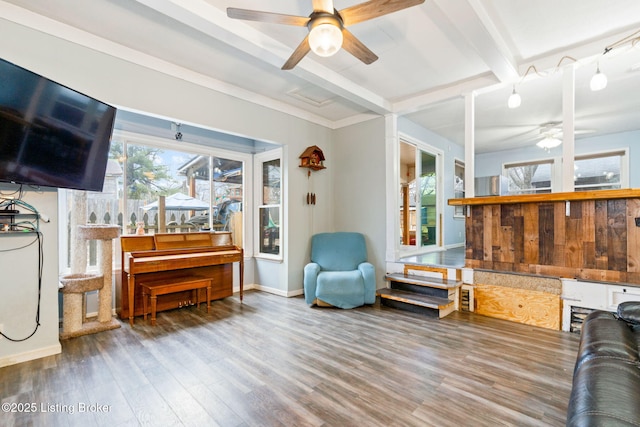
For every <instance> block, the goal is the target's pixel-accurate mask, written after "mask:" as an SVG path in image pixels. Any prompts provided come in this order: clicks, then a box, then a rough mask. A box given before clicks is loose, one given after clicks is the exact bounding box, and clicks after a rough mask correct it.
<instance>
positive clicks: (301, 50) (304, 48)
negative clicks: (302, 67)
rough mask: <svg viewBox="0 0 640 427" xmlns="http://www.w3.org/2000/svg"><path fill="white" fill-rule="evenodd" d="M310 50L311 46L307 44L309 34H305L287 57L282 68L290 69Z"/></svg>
mask: <svg viewBox="0 0 640 427" xmlns="http://www.w3.org/2000/svg"><path fill="white" fill-rule="evenodd" d="M310 51H311V47H310V46H309V35H307V36H306V37H305V38H304V40H302V43H300V44H299V45H298V47H297V48H296V50H294V51H293V53H292V54H291V56H290V57H289V59H287V62H285V63H284V65H283V66H282V69H283V70H291V69H292V68H293V67H295V66H296V65H298V62H300V61H301V60H302V58H304V57H305V55H306V54H307V53H309V52H310Z"/></svg>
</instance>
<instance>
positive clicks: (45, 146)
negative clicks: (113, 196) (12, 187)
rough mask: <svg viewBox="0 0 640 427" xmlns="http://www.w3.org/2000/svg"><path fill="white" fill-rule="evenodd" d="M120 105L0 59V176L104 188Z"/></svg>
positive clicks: (1, 178) (60, 185) (10, 179)
mask: <svg viewBox="0 0 640 427" xmlns="http://www.w3.org/2000/svg"><path fill="white" fill-rule="evenodd" d="M115 111H116V109H115V108H114V107H112V106H110V105H107V104H105V103H103V102H100V101H98V100H96V99H93V98H91V97H89V96H87V95H83V94H81V93H79V92H77V91H75V90H72V89H69V88H68V87H66V86H63V85H61V84H59V83H56V82H54V81H51V80H49V79H47V78H45V77H43V76H40V75H38V74H36V73H33V72H31V71H29V70H26V69H24V68H22V67H19V66H17V65H15V64H12V63H10V62H7V61H5V60H2V59H0V181H5V182H13V183H16V184H28V185H35V186H46V187H58V188H72V189H77V190H88V191H102V185H103V184H104V174H105V169H106V167H107V160H108V157H109V144H110V138H111V132H112V130H113V122H114V119H115Z"/></svg>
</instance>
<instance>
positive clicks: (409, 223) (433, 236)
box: [399, 139, 442, 252]
mask: <svg viewBox="0 0 640 427" xmlns="http://www.w3.org/2000/svg"><path fill="white" fill-rule="evenodd" d="M399 158H400V165H399V166H400V167H399V173H400V176H399V183H400V189H399V191H400V197H399V200H400V212H399V215H400V245H401V248H402V252H421V251H422V250H423V249H427V248H436V247H440V246H442V233H441V218H442V215H441V202H440V199H441V197H440V196H441V195H440V193H441V190H440V189H441V188H442V187H441V184H440V180H441V173H440V170H441V166H440V164H441V158H442V154H441V153H439V152H438V151H437V150H434V149H429V148H428V147H426V146H422V145H421V144H417V143H414V142H410V141H408V140H405V139H401V140H400V156H399Z"/></svg>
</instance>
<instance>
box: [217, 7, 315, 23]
mask: <svg viewBox="0 0 640 427" xmlns="http://www.w3.org/2000/svg"><path fill="white" fill-rule="evenodd" d="M227 16H228V17H229V18H233V19H244V20H247V21H258V22H268V23H270V24H284V25H295V26H298V27H304V26H306V25H307V23H308V22H309V18H308V17H306V16H295V15H283V14H281V13H271V12H260V11H258V10H248V9H238V8H235V7H228V8H227Z"/></svg>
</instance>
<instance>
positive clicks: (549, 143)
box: [536, 136, 562, 150]
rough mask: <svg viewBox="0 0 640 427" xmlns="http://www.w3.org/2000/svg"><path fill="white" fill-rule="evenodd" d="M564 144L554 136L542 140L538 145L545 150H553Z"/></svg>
mask: <svg viewBox="0 0 640 427" xmlns="http://www.w3.org/2000/svg"><path fill="white" fill-rule="evenodd" d="M560 144H562V141H561V140H559V139H558V138H554V137H552V136H546V137H544V138H543V139H542V140H540V141H539V142H538V143H537V144H536V145H537V146H538V147H540V148H542V149H544V150H550V149H552V148H556V147H557V146H559V145H560Z"/></svg>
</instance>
